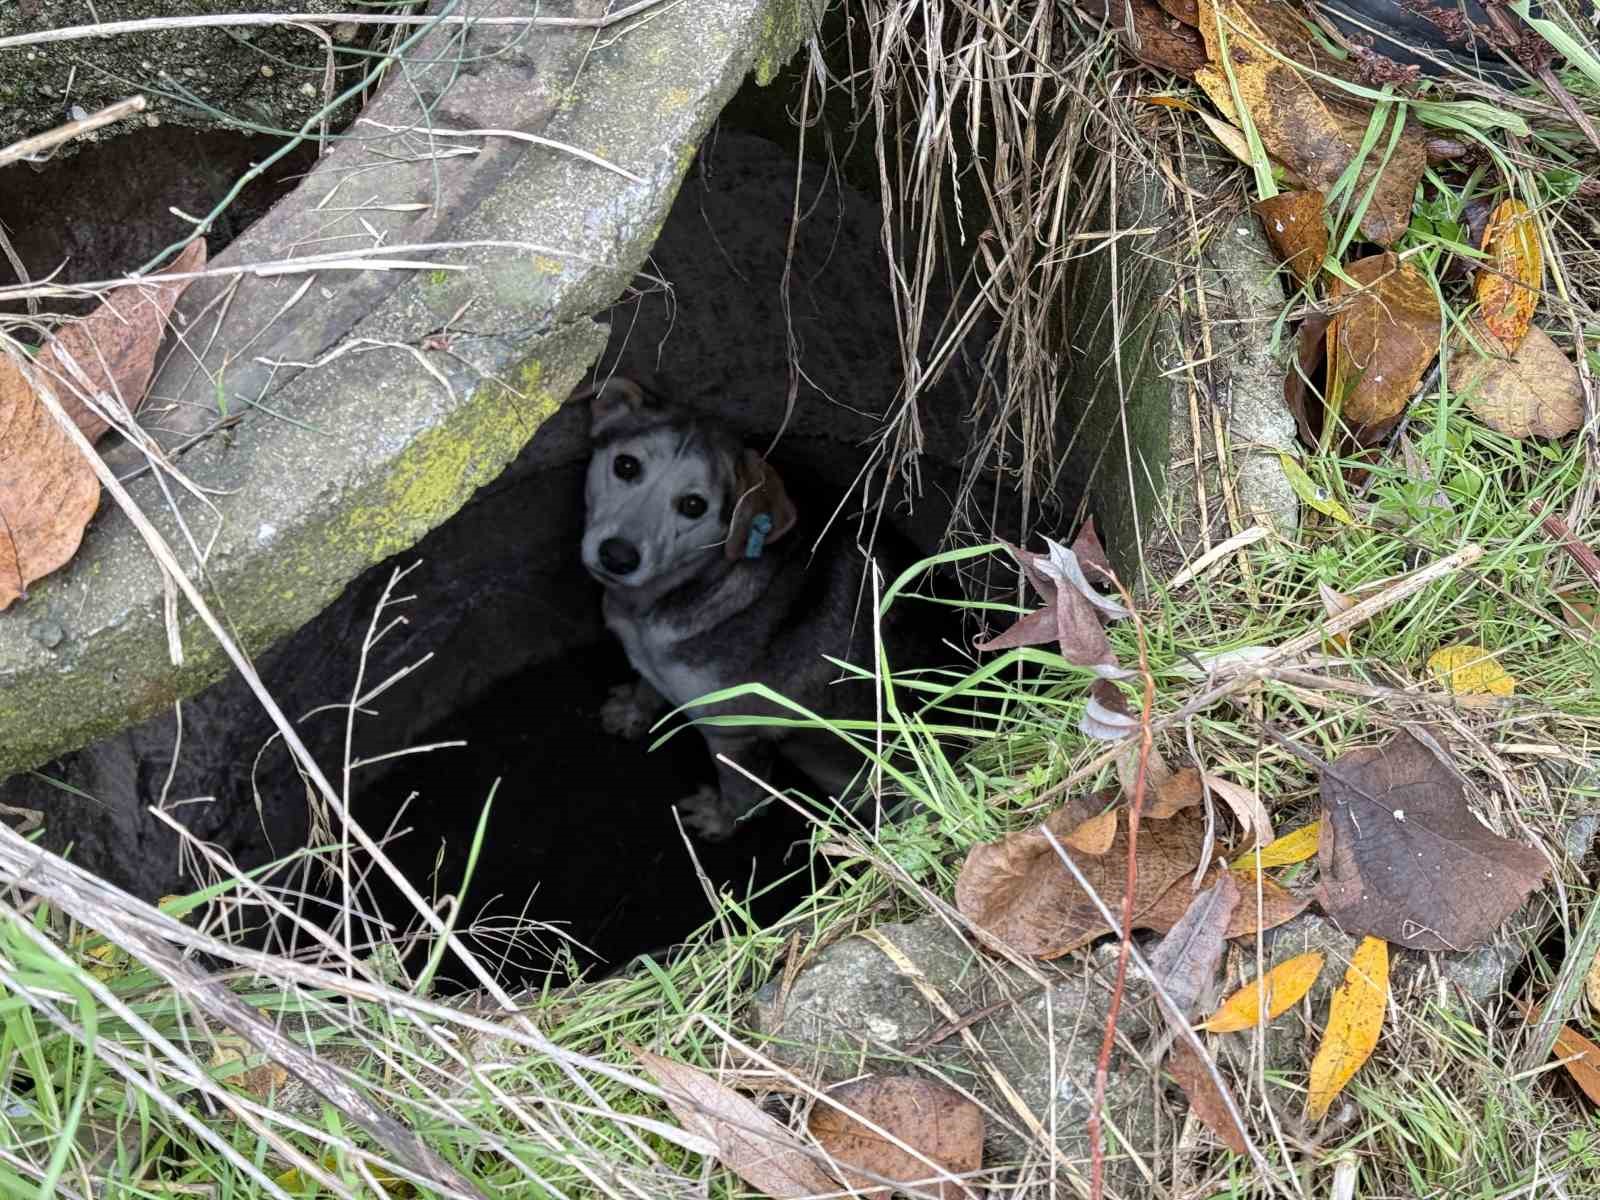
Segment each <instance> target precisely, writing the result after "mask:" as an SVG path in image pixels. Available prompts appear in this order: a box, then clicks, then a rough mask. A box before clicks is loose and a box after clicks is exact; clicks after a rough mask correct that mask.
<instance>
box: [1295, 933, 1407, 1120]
mask: <svg viewBox="0 0 1600 1200" xmlns="http://www.w3.org/2000/svg"><path fill="white" fill-rule="evenodd" d="M1388 1004H1389V943H1388V942H1386V941H1384V940H1383V939H1382V938H1376V937H1367V938H1363V939H1362V941H1361V945H1359V946H1357V947H1356V952H1355V953H1354V954H1352V955H1351V956H1350V967H1349V969H1348V970H1346V971H1345V973H1344V982H1343V983H1341V984H1340V985H1339V986H1338V987H1337V988H1336V989H1334V993H1333V999H1332V1000H1331V1001H1330V1002H1329V1004H1328V1028H1327V1029H1326V1030H1325V1031H1324V1032H1323V1035H1322V1045H1321V1046H1319V1047H1317V1056H1316V1058H1314V1059H1312V1060H1311V1077H1310V1079H1309V1080H1308V1081H1307V1085H1306V1117H1307V1119H1309V1120H1312V1121H1320V1120H1321V1119H1322V1118H1323V1116H1324V1115H1326V1113H1327V1111H1328V1106H1329V1105H1331V1104H1332V1103H1333V1100H1334V1097H1336V1096H1337V1095H1338V1094H1339V1093H1340V1092H1341V1091H1342V1090H1343V1089H1344V1085H1345V1084H1347V1083H1349V1082H1350V1079H1351V1077H1352V1076H1353V1075H1354V1074H1355V1073H1356V1072H1357V1071H1359V1070H1360V1069H1361V1064H1362V1063H1364V1062H1366V1061H1367V1059H1368V1058H1369V1057H1370V1056H1371V1054H1372V1051H1373V1050H1374V1048H1376V1046H1377V1045H1378V1034H1379V1033H1380V1032H1381V1031H1382V1029H1383V1012H1384V1009H1385V1008H1387V1007H1388Z"/></svg>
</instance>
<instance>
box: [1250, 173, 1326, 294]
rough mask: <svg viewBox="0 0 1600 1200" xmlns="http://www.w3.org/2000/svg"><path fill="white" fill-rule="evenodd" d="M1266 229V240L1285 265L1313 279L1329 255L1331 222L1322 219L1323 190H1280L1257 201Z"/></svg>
mask: <svg viewBox="0 0 1600 1200" xmlns="http://www.w3.org/2000/svg"><path fill="white" fill-rule="evenodd" d="M1254 210H1255V214H1256V216H1258V217H1260V218H1261V225H1262V227H1263V228H1264V229H1265V230H1266V231H1267V241H1269V242H1271V243H1272V248H1273V249H1274V250H1276V251H1277V252H1278V258H1279V259H1280V260H1281V261H1282V262H1283V265H1284V266H1286V267H1288V268H1289V269H1290V270H1291V271H1293V272H1294V273H1295V277H1296V278H1297V279H1299V280H1300V282H1301V283H1310V282H1311V281H1312V280H1313V279H1315V278H1316V277H1317V273H1318V272H1319V271H1321V270H1322V260H1323V259H1324V258H1326V257H1327V256H1328V225H1327V222H1326V221H1325V220H1324V219H1323V201H1322V193H1321V192H1317V191H1302V192H1279V193H1278V194H1277V195H1276V196H1269V197H1267V198H1266V199H1265V200H1258V201H1256V203H1255V205H1254Z"/></svg>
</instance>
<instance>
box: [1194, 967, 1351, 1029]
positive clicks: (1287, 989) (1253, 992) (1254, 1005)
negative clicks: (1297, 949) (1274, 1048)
mask: <svg viewBox="0 0 1600 1200" xmlns="http://www.w3.org/2000/svg"><path fill="white" fill-rule="evenodd" d="M1321 972H1322V955H1321V954H1319V953H1317V951H1315V950H1313V951H1311V952H1310V953H1308V954H1297V955H1296V956H1295V957H1294V958H1290V959H1285V960H1284V961H1283V962H1281V963H1279V964H1278V965H1277V966H1275V967H1273V968H1272V970H1270V971H1268V972H1267V973H1266V974H1265V975H1263V976H1261V977H1260V978H1259V979H1257V980H1256V981H1255V982H1254V983H1247V984H1245V986H1244V987H1242V988H1240V989H1239V990H1238V991H1237V992H1235V993H1234V994H1233V995H1231V996H1229V997H1228V998H1227V999H1226V1000H1224V1001H1223V1002H1222V1007H1221V1008H1219V1009H1217V1011H1216V1012H1214V1013H1212V1014H1211V1016H1210V1017H1209V1018H1208V1019H1207V1020H1206V1022H1205V1024H1203V1025H1202V1026H1201V1028H1202V1029H1205V1030H1209V1031H1210V1032H1211V1033H1235V1032H1237V1031H1238V1030H1241V1029H1254V1028H1255V1024H1256V1016H1257V1014H1258V1013H1259V1012H1260V1011H1261V1009H1262V1007H1263V1006H1262V1003H1261V993H1262V992H1263V991H1265V992H1266V1004H1265V1009H1266V1019H1267V1020H1269V1021H1270V1020H1272V1018H1273V1017H1276V1016H1278V1015H1279V1014H1281V1013H1283V1012H1286V1011H1288V1009H1289V1008H1290V1007H1292V1006H1293V1005H1294V1003H1295V1002H1296V1001H1297V1000H1299V999H1300V997H1301V996H1304V995H1305V994H1306V993H1307V992H1309V991H1310V990H1311V985H1312V984H1313V983H1315V982H1316V981H1317V976H1318V975H1319V974H1321Z"/></svg>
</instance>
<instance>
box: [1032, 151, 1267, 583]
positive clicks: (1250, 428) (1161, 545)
mask: <svg viewBox="0 0 1600 1200" xmlns="http://www.w3.org/2000/svg"><path fill="white" fill-rule="evenodd" d="M1188 182H1190V183H1191V184H1192V186H1193V187H1194V188H1195V189H1196V190H1197V191H1199V192H1201V193H1205V192H1206V191H1208V190H1213V189H1217V188H1220V186H1221V183H1222V180H1221V179H1220V177H1210V176H1207V175H1205V174H1203V173H1202V174H1200V175H1199V176H1198V177H1197V178H1196V179H1195V180H1192V181H1188ZM1169 188H1170V185H1169V184H1168V182H1167V181H1166V180H1164V179H1163V178H1161V177H1160V176H1159V175H1157V174H1155V173H1154V172H1153V171H1150V170H1140V171H1136V172H1134V173H1132V174H1130V175H1129V177H1128V179H1127V182H1126V185H1125V186H1124V188H1123V190H1122V193H1121V200H1120V202H1119V204H1118V207H1117V211H1116V212H1115V214H1113V213H1112V212H1111V210H1110V207H1109V205H1108V206H1107V210H1106V214H1105V218H1106V219H1105V220H1104V222H1103V225H1104V226H1105V227H1108V228H1109V227H1111V226H1112V225H1113V220H1112V217H1113V216H1114V217H1115V222H1114V224H1115V227H1116V228H1118V229H1120V230H1144V231H1146V232H1143V233H1139V234H1130V235H1127V236H1125V237H1123V238H1122V239H1120V241H1119V242H1118V243H1117V245H1118V251H1117V253H1116V255H1115V256H1113V255H1112V254H1110V253H1101V254H1096V255H1090V256H1087V257H1086V258H1085V259H1084V260H1083V262H1082V264H1081V266H1080V268H1079V271H1078V274H1077V276H1076V277H1075V279H1074V281H1073V285H1072V288H1071V291H1072V294H1073V295H1074V297H1075V302H1076V303H1077V304H1079V305H1080V309H1079V312H1078V314H1077V324H1076V331H1077V332H1076V337H1075V339H1074V346H1075V357H1074V363H1073V368H1072V370H1071V371H1070V372H1069V374H1068V375H1067V378H1066V380H1065V383H1064V385H1063V388H1062V395H1063V397H1064V398H1067V399H1068V400H1070V402H1071V404H1070V410H1069V409H1068V406H1067V405H1065V404H1064V405H1063V410H1064V411H1065V412H1066V415H1067V416H1068V418H1069V420H1070V423H1071V427H1070V428H1069V429H1064V430H1062V431H1061V432H1060V433H1058V438H1059V439H1060V440H1061V441H1062V442H1063V443H1064V444H1068V445H1069V446H1070V450H1069V452H1068V454H1067V457H1066V467H1065V469H1064V475H1065V477H1066V478H1067V479H1069V480H1072V481H1074V483H1075V484H1076V485H1077V486H1080V487H1081V488H1082V489H1083V491H1084V493H1085V495H1086V496H1087V499H1088V501H1089V506H1090V509H1091V511H1093V513H1094V514H1095V517H1096V521H1097V526H1098V529H1099V532H1100V536H1101V540H1102V541H1103V542H1104V543H1105V545H1106V547H1107V549H1108V551H1109V553H1110V554H1111V557H1112V561H1113V563H1114V564H1115V566H1116V568H1117V570H1118V572H1119V573H1121V574H1122V576H1123V578H1124V579H1127V580H1129V581H1142V582H1143V583H1144V584H1146V585H1148V584H1150V583H1156V582H1159V581H1160V580H1162V579H1166V578H1170V577H1171V576H1172V575H1173V574H1174V573H1175V572H1176V571H1177V570H1179V569H1180V568H1181V567H1182V566H1183V564H1184V563H1185V562H1186V561H1188V560H1189V559H1192V558H1193V557H1194V556H1195V555H1196V554H1197V553H1199V551H1200V550H1201V549H1203V548H1204V546H1205V544H1206V543H1205V539H1204V537H1203V536H1202V533H1201V526H1202V524H1204V525H1205V526H1206V527H1207V528H1208V529H1209V530H1210V534H1211V539H1212V541H1213V542H1215V541H1217V540H1220V539H1221V538H1225V537H1228V536H1229V535H1230V534H1231V533H1232V532H1234V530H1233V529H1232V528H1231V525H1230V515H1229V513H1228V511H1227V509H1226V507H1225V505H1224V503H1223V491H1222V488H1221V482H1222V475H1221V472H1220V470H1219V469H1218V467H1217V462H1216V445H1215V438H1214V436H1213V432H1212V424H1211V412H1212V406H1213V405H1215V406H1216V407H1217V411H1218V413H1219V414H1220V416H1221V419H1222V425H1223V428H1224V431H1225V436H1226V440H1227V443H1228V447H1227V448H1228V451H1229V459H1230V467H1231V471H1230V475H1229V478H1230V481H1231V483H1232V484H1233V487H1234V494H1235V497H1236V499H1237V501H1238V507H1239V510H1240V514H1239V516H1240V524H1241V526H1242V527H1245V526H1249V525H1250V524H1252V523H1254V522H1257V521H1264V522H1269V523H1271V524H1272V525H1273V526H1274V527H1276V528H1277V529H1279V530H1280V531H1282V532H1284V533H1288V532H1290V531H1291V530H1293V529H1294V528H1295V526H1296V524H1297V522H1298V520H1299V501H1298V499H1297V498H1296V497H1295V494H1294V491H1293V489H1291V488H1290V487H1289V484H1288V481H1287V480H1286V479H1285V478H1284V475H1283V472H1282V469H1281V468H1280V466H1279V464H1278V460H1277V454H1278V451H1280V450H1292V449H1293V448H1294V445H1295V428H1294V422H1293V419H1292V418H1291V417H1290V416H1289V414H1288V411H1287V409H1286V408H1285V407H1284V404H1283V372H1284V364H1283V362H1282V361H1280V359H1279V357H1278V356H1277V355H1275V354H1274V352H1273V351H1272V349H1271V344H1270V343H1271V336H1270V334H1271V329H1272V325H1273V323H1274V322H1275V321H1276V320H1277V317H1278V314H1279V312H1280V311H1281V310H1282V308H1283V303H1284V295H1283V288H1282V284H1281V282H1280V278H1279V270H1280V268H1279V267H1278V265H1277V260H1276V258H1275V257H1274V256H1273V254H1272V251H1271V249H1270V247H1269V246H1268V245H1267V242H1266V238H1265V236H1264V234H1263V233H1262V231H1261V229H1260V227H1259V224H1258V223H1257V221H1256V218H1255V217H1254V216H1253V215H1251V214H1249V213H1247V212H1246V213H1243V214H1241V215H1240V216H1237V217H1235V218H1234V219H1233V220H1230V221H1226V222H1223V223H1221V224H1219V225H1218V227H1217V228H1216V229H1215V230H1214V231H1213V233H1212V236H1211V237H1210V238H1209V239H1208V240H1207V242H1206V243H1205V245H1204V247H1203V248H1202V249H1199V250H1197V249H1195V248H1194V247H1193V246H1192V245H1191V242H1192V240H1193V237H1194V233H1193V231H1192V230H1191V229H1190V228H1189V225H1188V220H1187V215H1186V208H1185V206H1184V205H1183V204H1182V203H1181V202H1175V198H1174V196H1172V195H1171V194H1170V191H1169ZM1207 219H1208V220H1214V219H1215V218H1214V217H1212V216H1211V215H1210V214H1208V218H1207ZM1197 256H1198V257H1197ZM1190 264H1193V265H1192V266H1191V265H1190ZM1199 288H1203V289H1204V292H1205V298H1206V309H1205V320H1206V322H1207V323H1208V324H1209V333H1210V339H1211V340H1210V342H1209V344H1208V343H1207V342H1206V340H1205V339H1204V338H1203V337H1202V336H1201V316H1200V306H1199V304H1198V300H1197V289H1199ZM1180 290H1181V291H1182V292H1183V293H1185V295H1184V296H1183V298H1182V300H1181V302H1180V295H1179V293H1180ZM1085 298H1087V299H1086V300H1085ZM1085 305H1086V307H1085ZM1119 353H1120V361H1119ZM1191 369H1192V377H1193V379H1194V395H1193V402H1194V404H1195V405H1196V407H1195V409H1194V411H1193V413H1191V407H1190V404H1191V394H1190V383H1189V381H1190V378H1191ZM1196 416H1197V417H1198V419H1199V424H1200V446H1199V448H1198V449H1199V456H1200V461H1201V462H1203V463H1205V464H1206V466H1205V469H1204V475H1203V479H1204V482H1205V495H1206V504H1205V508H1204V511H1202V508H1201V503H1200V496H1199V491H1198V489H1197V487H1196V480H1195V467H1194V464H1195V462H1196V447H1195V444H1194V431H1193V418H1194V417H1196ZM1068 439H1070V441H1068ZM1063 532H1070V531H1063Z"/></svg>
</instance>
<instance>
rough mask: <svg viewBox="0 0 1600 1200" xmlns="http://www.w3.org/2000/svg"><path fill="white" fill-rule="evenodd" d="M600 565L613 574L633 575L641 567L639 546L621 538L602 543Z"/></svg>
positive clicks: (612, 538) (608, 539)
mask: <svg viewBox="0 0 1600 1200" xmlns="http://www.w3.org/2000/svg"><path fill="white" fill-rule="evenodd" d="M600 565H601V566H602V567H604V568H605V569H606V570H607V571H608V572H609V573H610V574H612V575H631V574H633V573H634V572H635V571H637V570H638V569H639V547H637V546H635V545H634V544H633V543H632V542H625V541H623V540H622V539H621V538H615V537H611V538H607V539H606V540H605V541H603V542H601V543H600Z"/></svg>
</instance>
